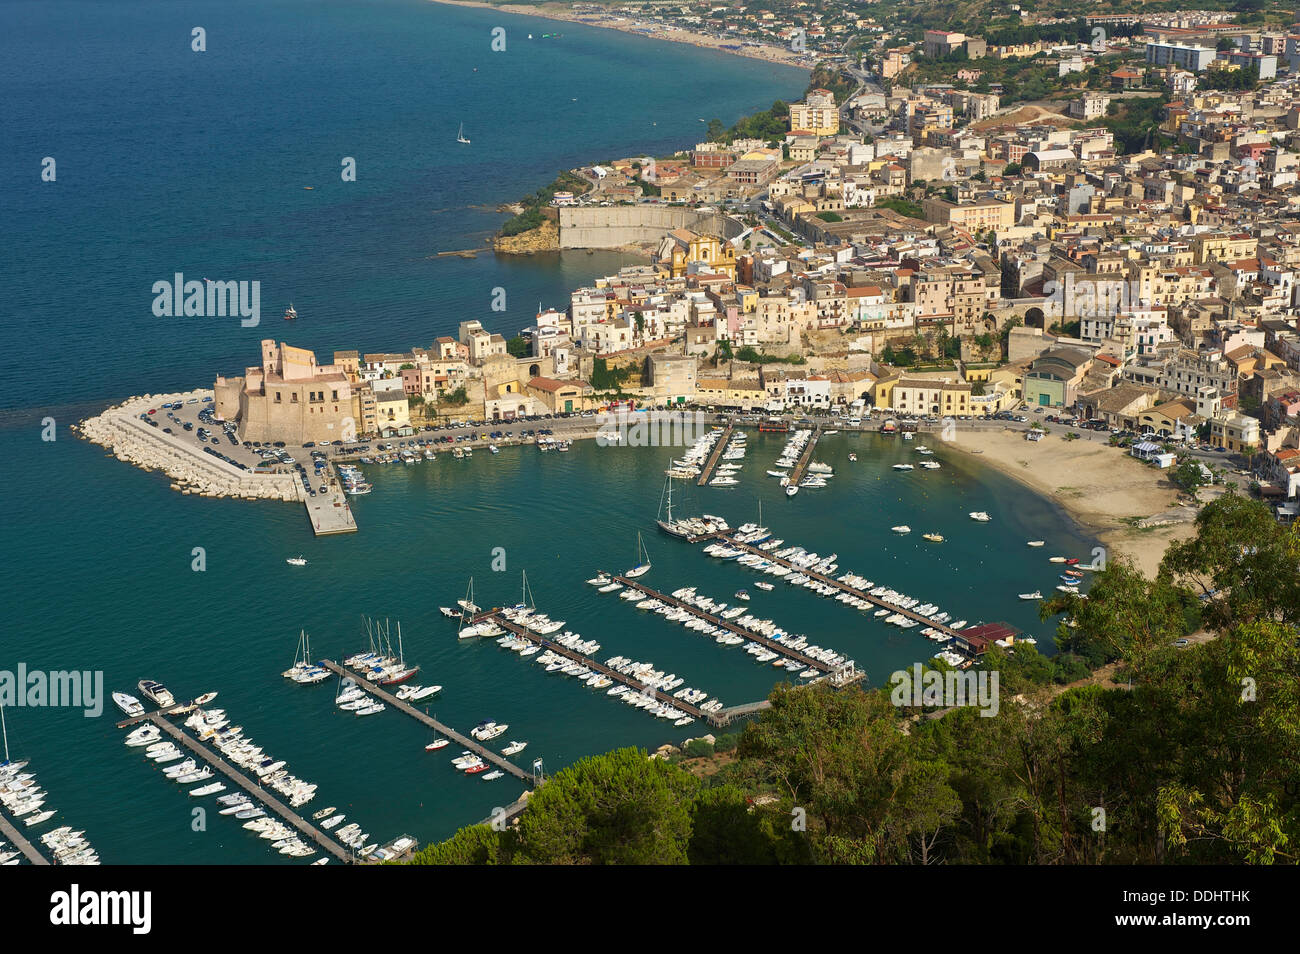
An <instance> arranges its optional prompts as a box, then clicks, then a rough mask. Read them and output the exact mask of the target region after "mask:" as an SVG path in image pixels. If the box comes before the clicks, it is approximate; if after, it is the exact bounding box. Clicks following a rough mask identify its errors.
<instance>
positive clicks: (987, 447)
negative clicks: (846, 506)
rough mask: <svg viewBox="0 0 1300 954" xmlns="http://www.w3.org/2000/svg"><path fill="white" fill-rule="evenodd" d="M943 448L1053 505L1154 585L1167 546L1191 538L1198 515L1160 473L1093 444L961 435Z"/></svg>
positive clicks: (1006, 434)
mask: <svg viewBox="0 0 1300 954" xmlns="http://www.w3.org/2000/svg"><path fill="white" fill-rule="evenodd" d="M944 446H945V447H947V448H951V449H953V450H957V451H959V452H961V453H963V454H967V455H970V456H971V458H972V459H978V460H979V461H980V462H982V463H984V464H987V465H988V466H990V467H992V468H994V469H996V470H997V471H998V472H999V473H1002V474H1005V475H1006V476H1008V477H1011V478H1012V479H1014V480H1016V481H1017V482H1019V483H1021V484H1023V485H1024V486H1025V487H1027V488H1028V489H1030V490H1032V491H1033V492H1034V493H1036V494H1039V495H1041V496H1043V497H1045V498H1047V499H1049V500H1051V501H1053V502H1054V503H1056V504H1058V505H1059V506H1060V507H1061V509H1062V510H1064V511H1065V512H1066V513H1067V514H1069V516H1070V517H1071V519H1073V520H1074V522H1075V523H1077V524H1078V525H1079V526H1080V527H1082V528H1083V529H1084V530H1086V531H1088V532H1090V533H1092V534H1095V535H1096V536H1097V538H1098V539H1099V540H1100V541H1101V543H1102V545H1103V546H1105V547H1106V548H1107V549H1108V550H1113V551H1114V552H1115V553H1116V554H1119V555H1123V556H1127V557H1130V558H1131V559H1132V560H1133V562H1134V563H1135V564H1136V565H1137V567H1138V569H1140V570H1141V571H1142V573H1143V574H1144V575H1145V576H1146V577H1148V578H1154V577H1155V575H1156V573H1157V571H1158V570H1159V568H1160V561H1161V559H1162V558H1163V557H1164V553H1165V550H1166V549H1167V548H1168V547H1169V545H1170V544H1171V543H1176V542H1178V541H1181V540H1185V539H1187V538H1188V537H1190V536H1192V535H1193V532H1194V526H1193V521H1194V520H1195V517H1196V509H1195V508H1193V507H1189V506H1187V505H1185V504H1181V503H1180V502H1179V497H1180V492H1179V491H1178V490H1177V488H1175V487H1173V485H1171V484H1169V482H1168V481H1167V480H1164V479H1162V477H1161V472H1160V471H1157V470H1154V469H1153V468H1151V467H1150V466H1149V465H1146V464H1142V463H1140V462H1138V461H1136V460H1133V459H1132V458H1130V457H1129V456H1128V455H1127V454H1125V453H1124V451H1123V450H1122V449H1120V448H1115V447H1110V446H1108V445H1103V444H1095V443H1093V442H1091V441H1082V440H1080V441H1065V440H1062V439H1061V435H1060V434H1059V433H1052V434H1049V435H1047V436H1046V437H1044V438H1043V439H1042V440H1041V441H1037V442H1033V441H1027V440H1025V439H1024V432H1023V431H1021V430H1012V429H1010V428H1004V429H1003V430H1000V431H959V432H958V435H957V439H955V440H951V441H948V442H946V443H945V444H944Z"/></svg>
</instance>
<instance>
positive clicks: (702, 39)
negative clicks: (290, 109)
mask: <svg viewBox="0 0 1300 954" xmlns="http://www.w3.org/2000/svg"><path fill="white" fill-rule="evenodd" d="M429 2H430V3H441V4H445V5H447V6H451V7H480V8H482V9H484V10H497V11H500V12H501V13H513V14H518V15H520V16H528V17H541V18H542V19H545V20H560V21H563V22H567V23H581V24H583V25H584V26H591V27H599V28H600V29H602V30H618V31H620V32H622V33H633V34H636V35H637V36H644V37H649V38H650V39H652V40H665V41H667V42H669V43H685V44H687V45H688V46H698V47H701V48H703V49H707V50H716V51H717V52H719V53H730V54H732V55H733V56H744V57H748V58H749V59H752V60H764V61H766V62H768V63H779V64H781V65H783V66H795V67H800V68H802V69H807V70H811V69H812V68H813V66H814V65H815V64H816V62H817V57H816V55H814V54H811V53H796V52H795V51H794V50H791V49H788V48H787V47H784V46H773V45H761V46H740V44H743V43H745V42H747V41H746V39H745V38H744V37H731V38H723V37H715V36H708V35H706V34H702V33H693V32H691V31H690V30H682V29H678V28H677V27H668V26H664V25H663V24H658V23H651V22H650V21H648V20H641V21H638V20H636V19H635V18H629V17H624V16H619V15H617V14H614V13H574V12H573V10H572V9H570V7H569V6H568V5H566V4H562V3H548V4H544V5H541V6H530V5H528V4H521V3H484V2H482V0H429ZM728 45H736V46H739V49H734V50H733V49H728V48H727V47H728Z"/></svg>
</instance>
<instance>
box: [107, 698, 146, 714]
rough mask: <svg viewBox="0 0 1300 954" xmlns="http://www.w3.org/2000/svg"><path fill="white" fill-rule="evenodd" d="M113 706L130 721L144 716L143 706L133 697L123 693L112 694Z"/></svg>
mask: <svg viewBox="0 0 1300 954" xmlns="http://www.w3.org/2000/svg"><path fill="white" fill-rule="evenodd" d="M113 704H114V705H116V706H117V707H118V708H119V709H121V710H122V711H123V712H125V713H126V714H127V715H128V716H129V717H131V718H132V719H134V718H135V717H136V716H142V715H144V706H142V705H141V704H140V700H139V699H137V698H136V697H135V696H131V695H127V694H126V693H125V692H115V693H113Z"/></svg>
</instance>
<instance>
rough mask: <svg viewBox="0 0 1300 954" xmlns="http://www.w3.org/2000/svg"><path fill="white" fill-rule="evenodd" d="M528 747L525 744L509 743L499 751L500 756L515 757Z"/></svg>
mask: <svg viewBox="0 0 1300 954" xmlns="http://www.w3.org/2000/svg"><path fill="white" fill-rule="evenodd" d="M527 747H528V743H527V742H511V743H510V744H509V745H507V746H506V747H505V748H504V749H502V750H501V754H502V755H517V754H518V753H520V752H522V751H523V750H524V749H525V748H527Z"/></svg>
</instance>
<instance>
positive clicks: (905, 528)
mask: <svg viewBox="0 0 1300 954" xmlns="http://www.w3.org/2000/svg"><path fill="white" fill-rule="evenodd" d="M889 529H890V530H893V531H894V532H895V533H911V532H912V528H911V527H909V526H908V525H907V524H905V523H900V524H899V525H898V526H896V527H890V528H889Z"/></svg>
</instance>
